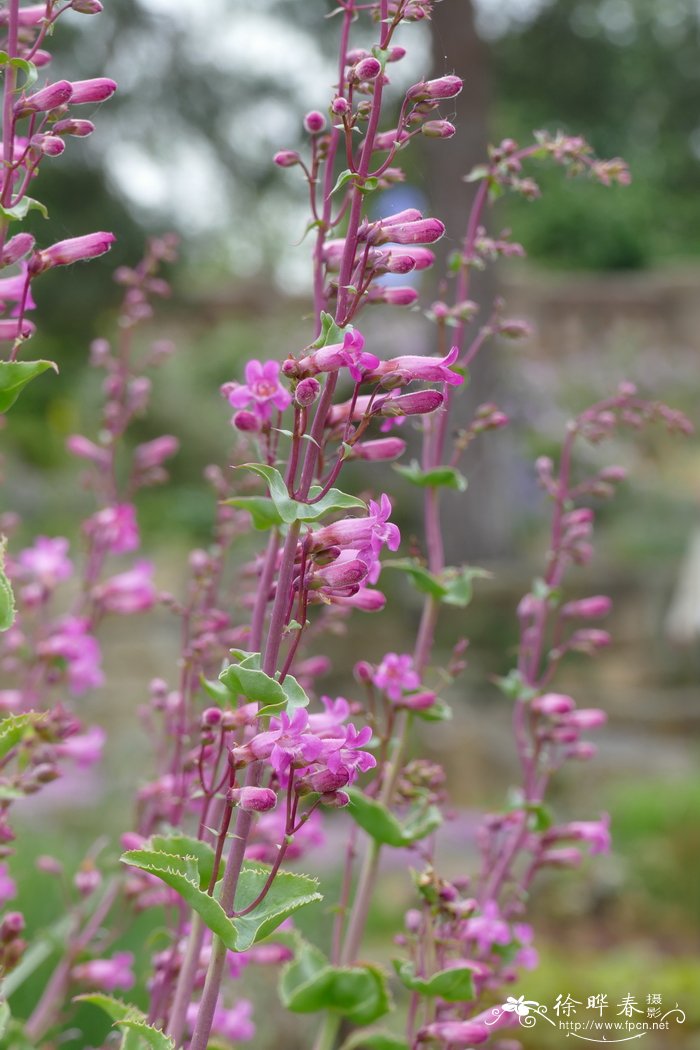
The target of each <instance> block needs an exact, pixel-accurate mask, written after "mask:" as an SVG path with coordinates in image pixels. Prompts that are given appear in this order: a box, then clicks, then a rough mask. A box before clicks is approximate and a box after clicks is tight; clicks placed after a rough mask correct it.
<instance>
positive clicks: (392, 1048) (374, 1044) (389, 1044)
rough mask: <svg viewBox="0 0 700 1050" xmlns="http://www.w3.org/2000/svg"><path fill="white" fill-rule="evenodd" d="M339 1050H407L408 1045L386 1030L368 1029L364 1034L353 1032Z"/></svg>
mask: <svg viewBox="0 0 700 1050" xmlns="http://www.w3.org/2000/svg"><path fill="white" fill-rule="evenodd" d="M340 1050H409V1047H408V1043H407V1042H406V1040H405V1039H401V1038H400V1037H399V1036H398V1035H394V1033H393V1032H389V1031H387V1030H386V1028H370V1029H368V1030H367V1031H366V1032H353V1033H352V1035H350V1036H348V1038H347V1039H346V1040H345V1042H344V1043H343V1045H342V1046H341V1048H340Z"/></svg>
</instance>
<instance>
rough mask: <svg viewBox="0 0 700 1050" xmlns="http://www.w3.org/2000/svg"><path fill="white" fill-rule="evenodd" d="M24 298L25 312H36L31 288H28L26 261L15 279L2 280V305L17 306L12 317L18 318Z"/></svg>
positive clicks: (0, 289)
mask: <svg viewBox="0 0 700 1050" xmlns="http://www.w3.org/2000/svg"><path fill="white" fill-rule="evenodd" d="M25 291H26V296H25ZM22 298H24V309H25V310H36V303H35V302H34V297H33V296H32V290H31V287H27V264H26V262H24V261H23V262H21V263H20V272H19V273H18V274H16V275H15V276H14V277H1V278H0V303H2V305H3V306H6V305H7V303H14V304H15V306H14V307H13V309H12V314H11V316H12V317H17V315H18V314H19V304H20V302H21V300H22Z"/></svg>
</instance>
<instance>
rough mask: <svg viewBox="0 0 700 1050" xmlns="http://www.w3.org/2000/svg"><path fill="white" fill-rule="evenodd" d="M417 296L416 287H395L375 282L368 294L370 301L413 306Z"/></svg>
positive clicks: (389, 304)
mask: <svg viewBox="0 0 700 1050" xmlns="http://www.w3.org/2000/svg"><path fill="white" fill-rule="evenodd" d="M417 298H418V292H417V290H416V289H415V288H409V287H405V288H395V287H394V286H393V285H385V284H381V285H378V284H375V285H374V286H373V287H372V288H370V290H369V292H368V294H367V302H368V303H386V304H387V306H413V304H414V303H415V301H416V299H417Z"/></svg>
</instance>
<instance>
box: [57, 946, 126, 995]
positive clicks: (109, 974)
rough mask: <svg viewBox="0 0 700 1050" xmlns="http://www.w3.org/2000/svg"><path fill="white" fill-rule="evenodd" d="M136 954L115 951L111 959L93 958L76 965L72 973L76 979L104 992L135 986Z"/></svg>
mask: <svg viewBox="0 0 700 1050" xmlns="http://www.w3.org/2000/svg"><path fill="white" fill-rule="evenodd" d="M133 965H134V956H133V954H132V953H131V952H115V953H114V955H113V956H112V958H111V959H91V960H90V962H86V963H81V964H80V966H74V967H73V969H72V971H71V974H72V976H73V978H74V979H75V980H76V981H80V982H81V983H82V984H87V985H89V986H90V987H91V988H99V989H100V991H103V992H113V991H115V990H116V989H117V988H123V989H127V988H133V986H134V984H135V981H136V979H135V977H134V973H133Z"/></svg>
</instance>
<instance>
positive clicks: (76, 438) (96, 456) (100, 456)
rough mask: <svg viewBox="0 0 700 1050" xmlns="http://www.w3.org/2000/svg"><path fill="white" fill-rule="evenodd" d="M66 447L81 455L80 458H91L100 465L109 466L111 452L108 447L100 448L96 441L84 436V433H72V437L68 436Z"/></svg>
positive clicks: (71, 451) (75, 454)
mask: <svg viewBox="0 0 700 1050" xmlns="http://www.w3.org/2000/svg"><path fill="white" fill-rule="evenodd" d="M66 448H67V449H68V451H69V452H70V453H72V454H73V455H74V456H79V457H80V459H87V460H90V462H92V463H97V465H98V466H99V467H108V466H109V453H108V451H107V449H106V448H100V446H99V445H96V444H95V443H94V441H90V439H89V438H86V437H83V435H82V434H71V435H70V437H67V438H66Z"/></svg>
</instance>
